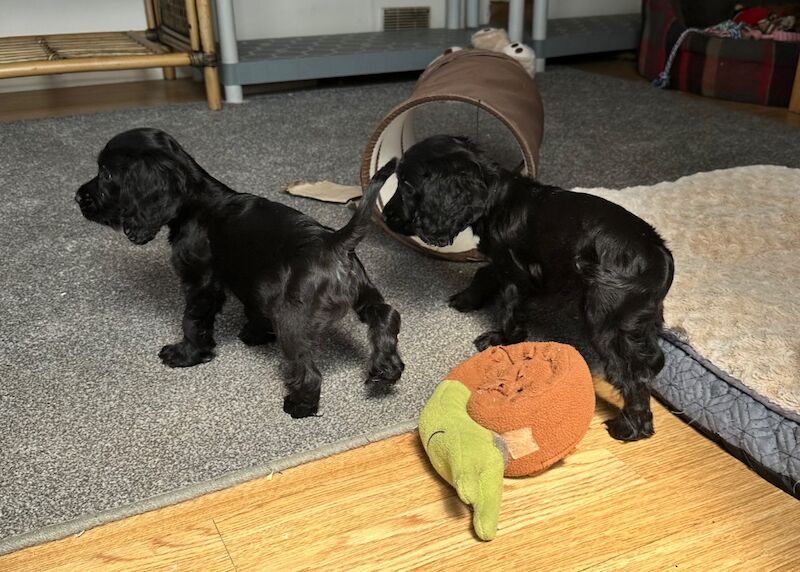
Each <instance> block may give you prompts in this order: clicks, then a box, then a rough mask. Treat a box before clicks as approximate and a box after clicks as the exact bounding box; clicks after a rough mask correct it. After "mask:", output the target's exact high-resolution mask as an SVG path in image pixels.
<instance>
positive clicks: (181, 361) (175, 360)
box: [158, 341, 214, 367]
mask: <svg viewBox="0 0 800 572" xmlns="http://www.w3.org/2000/svg"><path fill="white" fill-rule="evenodd" d="M158 357H160V358H161V361H162V362H164V365H168V366H169V367H191V366H193V365H197V364H199V363H206V362H209V361H211V360H212V359H214V352H212V351H210V350H200V349H198V348H196V347H195V346H193V345H192V344H190V343H188V342H186V341H183V342H178V343H177V344H168V345H166V346H164V347H163V348H161V351H160V352H158Z"/></svg>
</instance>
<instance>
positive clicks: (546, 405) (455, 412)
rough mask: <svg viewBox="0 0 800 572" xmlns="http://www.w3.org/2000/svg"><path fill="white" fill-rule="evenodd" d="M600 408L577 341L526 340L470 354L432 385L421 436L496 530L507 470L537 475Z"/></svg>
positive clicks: (437, 463)
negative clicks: (561, 342) (574, 345)
mask: <svg viewBox="0 0 800 572" xmlns="http://www.w3.org/2000/svg"><path fill="white" fill-rule="evenodd" d="M593 413H594V387H593V385H592V377H591V374H590V373H589V367H588V366H587V365H586V362H585V361H584V360H583V358H582V357H581V355H580V354H579V353H578V351H577V350H576V349H575V348H573V347H572V346H568V345H564V344H558V343H555V342H525V343H521V344H516V345H511V346H497V347H492V348H489V349H487V350H484V351H483V352H481V353H480V354H478V355H476V356H474V357H472V358H470V359H468V360H467V361H465V362H464V363H462V364H461V365H459V366H458V367H456V368H455V369H454V370H453V371H451V372H450V373H449V374H448V376H447V379H445V380H444V381H442V382H441V383H440V384H439V385H438V386H437V387H436V389H435V390H434V392H433V395H431V397H430V399H429V400H428V402H427V403H426V404H425V407H424V408H423V409H422V412H421V414H420V418H419V435H420V438H421V439H422V445H423V447H424V448H425V452H426V453H427V454H428V458H429V459H430V461H431V464H432V465H433V467H434V469H436V472H437V473H439V475H441V476H442V478H444V479H445V480H446V481H447V482H448V483H450V484H451V485H452V486H453V487H454V488H455V489H456V492H457V493H458V496H459V498H461V500H462V501H464V502H465V503H467V504H469V505H471V506H472V508H473V519H472V522H473V526H474V529H475V533H476V534H477V535H478V537H479V538H481V539H483V540H491V539H492V538H494V537H495V535H496V533H497V521H498V517H499V513H500V500H501V496H502V491H503V476H504V475H505V476H507V477H521V476H526V475H533V474H535V473H538V472H540V471H543V470H545V469H546V468H547V467H549V466H550V465H552V464H553V463H555V462H556V461H559V460H560V459H563V458H564V457H566V456H567V455H569V454H570V453H571V452H572V451H574V450H575V447H576V446H577V444H578V442H579V441H580V440H581V439H582V438H583V436H584V435H585V434H586V431H587V430H588V429H589V421H590V420H591V418H592V414H593Z"/></svg>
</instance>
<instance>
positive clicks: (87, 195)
mask: <svg viewBox="0 0 800 572" xmlns="http://www.w3.org/2000/svg"><path fill="white" fill-rule="evenodd" d="M75 202H76V203H78V206H79V207H80V209H81V213H82V214H83V216H85V217H86V218H91V217H94V216H96V215H97V211H98V204H97V201H96V200H95V199H94V197H92V194H91V192H90V191H89V189H87V188H86V185H84V186H82V187H81V188H80V189H78V192H77V193H75Z"/></svg>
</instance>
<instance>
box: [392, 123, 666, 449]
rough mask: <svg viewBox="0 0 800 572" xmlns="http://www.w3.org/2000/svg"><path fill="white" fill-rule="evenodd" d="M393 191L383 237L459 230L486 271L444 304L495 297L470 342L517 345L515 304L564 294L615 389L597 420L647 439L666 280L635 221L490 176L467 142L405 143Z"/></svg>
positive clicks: (586, 201) (521, 309)
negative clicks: (613, 403)
mask: <svg viewBox="0 0 800 572" xmlns="http://www.w3.org/2000/svg"><path fill="white" fill-rule="evenodd" d="M397 180H398V189H397V192H396V193H395V194H394V196H393V197H392V198H391V200H390V201H389V202H388V203H387V205H386V207H385V208H384V210H383V217H384V220H385V221H386V224H387V225H388V226H389V228H391V229H392V230H394V231H396V232H399V233H402V234H406V235H417V236H418V237H420V238H421V239H422V240H423V241H425V242H427V243H429V244H432V245H437V246H445V245H448V244H450V243H452V241H453V238H454V237H455V236H456V235H457V234H458V233H459V232H461V231H463V230H464V229H465V228H467V227H472V230H473V232H474V233H475V234H476V235H477V236H478V237H479V241H480V242H479V244H478V249H479V250H480V251H481V252H482V253H484V254H485V255H486V257H487V258H488V260H489V264H488V265H487V266H484V267H482V268H480V269H479V270H478V271H477V273H476V274H475V277H474V279H473V280H472V283H471V284H470V286H469V287H468V288H467V289H466V290H464V291H463V292H459V293H458V294H456V295H454V296H453V297H452V298H450V305H451V306H452V307H453V308H455V309H457V310H459V311H461V312H470V311H473V310H476V309H478V308H480V307H482V306H483V305H484V304H486V303H487V302H488V301H490V300H491V299H493V298H494V297H495V296H496V295H498V294H499V295H502V300H503V302H504V308H503V311H502V318H501V320H500V324H499V328H498V329H497V330H495V331H490V332H486V333H484V334H483V335H481V336H480V337H478V339H476V340H475V344H476V346H477V347H478V349H479V350H482V349H485V348H487V347H489V346H492V345H501V344H512V343H517V342H521V341H523V340H524V339H525V337H526V336H527V331H528V330H527V327H526V323H525V315H526V310H525V308H526V305H528V306H529V305H530V304H535V301H536V296H537V295H543V294H544V295H546V294H553V293H565V292H566V293H569V294H570V295H571V297H572V298H573V299H577V301H578V303H579V304H580V313H581V322H582V324H583V326H584V329H585V334H586V335H587V337H588V339H589V340H590V342H591V344H592V346H593V348H594V349H595V350H596V352H597V354H598V355H599V357H600V359H601V361H602V364H603V366H604V369H605V374H606V378H607V379H608V381H609V382H610V383H611V384H612V385H613V386H614V387H616V388H617V389H618V390H619V391H620V392H621V394H622V397H623V399H624V402H625V404H624V406H623V408H622V411H621V412H620V414H619V415H618V416H617V417H616V418H615V419H612V420H610V421H608V422H607V426H608V430H609V433H610V434H611V435H612V436H613V437H615V438H617V439H621V440H630V441H632V440H636V439H641V438H644V437H649V436H650V435H652V434H653V416H652V413H651V411H650V392H649V389H648V386H647V382H648V381H649V380H650V379H652V377H653V376H655V375H656V374H657V373H658V372H659V371H660V370H661V368H662V367H663V366H664V355H663V353H662V351H661V349H660V348H659V346H658V334H659V333H660V332H661V330H662V327H663V302H664V297H665V296H666V294H667V291H668V290H669V288H670V286H671V284H672V277H673V260H672V255H671V253H670V251H669V250H668V249H667V247H666V246H665V244H664V241H663V240H662V239H661V237H660V236H659V235H658V234H657V233H656V231H655V230H654V229H653V228H652V227H651V226H650V225H649V224H647V223H646V222H644V221H643V220H641V219H639V218H637V217H636V216H634V215H633V214H631V213H630V212H628V211H626V210H625V209H623V208H622V207H620V206H618V205H616V204H613V203H611V202H609V201H606V200H604V199H601V198H599V197H595V196H592V195H588V194H583V193H575V192H570V191H565V190H563V189H559V188H557V187H551V186H545V185H541V184H539V183H537V182H536V181H534V180H533V179H531V178H528V177H525V176H523V175H520V174H517V173H512V172H510V171H507V170H504V169H501V168H500V167H498V166H497V165H496V164H494V163H492V162H491V161H489V160H488V159H487V158H486V157H485V156H484V155H483V154H482V153H481V151H480V150H479V149H478V148H477V147H476V146H475V145H474V144H473V143H471V142H470V141H469V140H467V139H465V138H461V137H451V136H447V135H438V136H434V137H431V138H429V139H426V140H424V141H421V142H419V143H417V144H416V145H414V146H413V147H411V148H410V149H409V150H408V151H407V152H406V153H405V154H404V155H403V157H402V158H401V160H400V162H399V164H398V166H397Z"/></svg>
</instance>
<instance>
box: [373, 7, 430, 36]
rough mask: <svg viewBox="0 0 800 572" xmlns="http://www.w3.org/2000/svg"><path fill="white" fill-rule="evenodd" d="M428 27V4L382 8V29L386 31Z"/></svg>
mask: <svg viewBox="0 0 800 572" xmlns="http://www.w3.org/2000/svg"><path fill="white" fill-rule="evenodd" d="M430 27H431V9H430V7H429V6H425V7H419V8H413V7H403V8H384V9H383V29H384V30H386V31H390V30H413V29H417V28H430Z"/></svg>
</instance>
